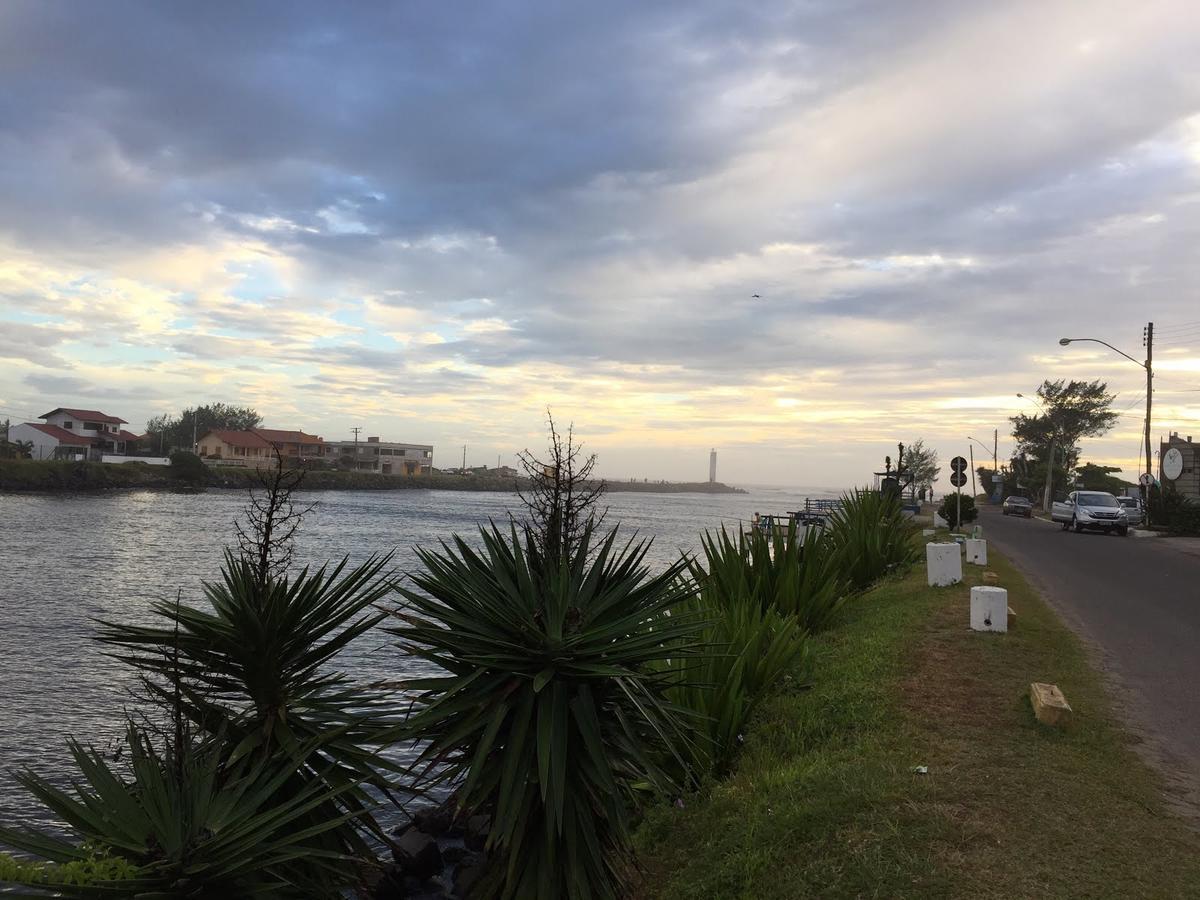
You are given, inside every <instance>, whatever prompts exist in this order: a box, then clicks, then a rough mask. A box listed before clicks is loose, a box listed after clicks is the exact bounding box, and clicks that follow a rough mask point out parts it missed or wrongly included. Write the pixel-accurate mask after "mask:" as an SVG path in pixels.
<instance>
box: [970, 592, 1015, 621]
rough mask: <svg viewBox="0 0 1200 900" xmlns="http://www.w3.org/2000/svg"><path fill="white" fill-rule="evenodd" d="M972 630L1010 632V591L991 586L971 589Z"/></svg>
mask: <svg viewBox="0 0 1200 900" xmlns="http://www.w3.org/2000/svg"><path fill="white" fill-rule="evenodd" d="M971 630H972V631H1008V591H1006V590H1005V589H1004V588H1002V587H995V586H994V585H990V584H981V585H978V586H976V587H973V588H971Z"/></svg>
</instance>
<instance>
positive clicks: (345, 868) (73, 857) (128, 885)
mask: <svg viewBox="0 0 1200 900" xmlns="http://www.w3.org/2000/svg"><path fill="white" fill-rule="evenodd" d="M127 744H128V748H129V751H130V762H129V772H130V774H129V776H128V777H123V776H122V775H121V774H119V773H118V772H116V771H114V770H113V769H112V768H111V767H110V765H109V763H108V762H107V761H106V760H105V759H104V757H103V756H101V755H100V754H99V753H97V752H96V751H94V750H92V749H90V748H85V747H83V746H82V745H80V744H79V743H77V742H74V741H72V742H71V745H70V747H71V754H72V756H73V758H74V761H75V765H76V767H77V768H78V770H79V777H78V778H76V779H75V782H74V785H75V789H74V791H65V790H63V789H61V788H59V787H57V786H55V785H53V784H51V783H50V782H48V781H46V780H45V779H43V778H41V777H40V776H38V775H36V774H35V773H33V772H24V773H21V774H20V775H19V776H18V779H19V781H20V782H21V784H22V785H24V787H25V788H26V789H27V790H29V791H30V792H31V793H32V794H33V795H34V796H35V797H37V799H38V800H40V801H41V802H42V803H43V804H44V805H45V806H46V808H47V809H48V810H49V811H50V812H52V813H53V814H54V816H55V817H56V818H57V819H59V820H61V821H63V822H65V823H66V825H67V827H68V828H70V830H71V831H72V832H73V833H74V835H75V836H76V838H77V839H78V842H76V841H71V840H68V839H66V838H64V837H60V836H58V835H55V834H50V833H46V832H42V831H38V830H35V829H13V828H4V827H0V843H4V844H6V845H8V846H10V847H13V848H14V849H17V850H20V851H23V852H25V853H30V854H33V855H35V856H36V857H38V858H40V859H46V860H49V861H51V862H54V863H71V862H78V861H83V860H87V859H88V858H89V856H90V855H91V854H92V853H93V850H92V848H94V847H97V846H100V847H104V848H106V850H107V852H108V853H109V854H110V855H111V856H112V857H114V858H119V859H121V860H124V861H125V862H127V863H128V864H129V866H130V869H129V870H127V871H126V872H125V873H124V874H123V875H122V876H121V877H120V878H99V879H95V880H91V881H90V882H86V883H82V884H73V885H72V884H53V885H52V886H53V890H54V891H55V896H61V897H73V898H87V900H91V898H103V897H139V898H147V900H149V898H160V897H161V898H168V897H169V898H178V897H201V896H204V897H216V896H228V897H254V896H262V895H267V894H269V895H270V896H272V897H292V898H301V897H305V898H307V897H331V898H332V897H338V896H340V895H341V892H342V891H343V890H344V889H345V887H346V886H347V885H349V884H351V883H352V882H353V879H354V877H355V875H356V865H357V864H356V863H355V861H354V860H353V859H352V858H350V857H348V856H346V855H344V854H341V853H338V852H336V851H323V850H320V849H317V848H315V847H314V846H313V839H315V838H318V837H320V836H321V835H322V834H326V833H329V832H332V831H335V830H336V829H338V828H341V827H343V826H344V825H345V824H346V821H347V820H348V818H350V817H351V816H353V815H354V814H353V813H344V814H343V815H342V816H339V817H334V818H326V819H322V820H320V821H318V822H316V823H315V824H305V823H307V822H309V820H310V819H311V818H312V815H313V813H314V812H315V811H316V810H318V809H319V808H321V807H322V806H324V805H325V804H327V803H328V802H329V792H328V791H327V789H326V788H325V787H324V786H323V785H322V784H321V783H320V782H319V781H313V782H311V783H309V784H307V785H304V786H302V787H300V788H299V789H298V790H296V791H294V792H292V791H287V790H284V787H285V785H286V784H287V783H288V782H289V781H291V780H292V779H293V778H294V769H293V767H292V766H291V765H285V766H282V767H280V766H277V765H274V761H271V760H263V761H259V762H257V763H255V764H252V765H251V764H243V765H240V766H235V767H233V768H228V767H227V766H226V764H225V761H224V752H223V749H222V747H221V745H220V742H219V741H214V740H208V741H205V742H204V743H202V744H200V745H198V746H196V747H190V746H185V747H184V748H183V749H182V750H171V751H168V752H167V753H165V754H163V753H159V752H158V751H156V750H155V748H154V747H153V745H152V744H151V742H150V741H149V739H148V738H147V737H146V736H145V735H144V734H143V733H141V732H139V731H138V729H137V728H136V727H135V726H133V725H130V727H129V730H128V741H127ZM315 750H316V746H315V745H313V744H309V745H306V746H305V747H302V748H301V750H300V752H301V753H302V754H303V755H304V756H306V757H308V756H311V755H312V754H313V752H314V751H315ZM301 858H303V859H304V860H305V862H306V865H305V866H303V867H300V866H297V865H295V863H296V861H297V860H299V859H301ZM34 874H35V876H36V877H30V878H28V879H27V880H26V881H25V882H24V883H26V884H27V885H29V886H42V887H44V886H47V884H48V883H50V882H49V881H48V879H47V878H46V877H45V875H44V873H41V872H35V873H34ZM28 896H44V895H43V894H30V895H28Z"/></svg>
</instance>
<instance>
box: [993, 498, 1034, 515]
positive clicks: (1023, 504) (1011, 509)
mask: <svg viewBox="0 0 1200 900" xmlns="http://www.w3.org/2000/svg"><path fill="white" fill-rule="evenodd" d="M1000 511H1001V512H1002V513H1004V515H1006V516H1024V517H1025V518H1027V519H1028V518H1030V517H1031V516H1033V502H1032V501H1031V500H1029V498H1027V497H1005V498H1004V503H1003V504H1001V506H1000Z"/></svg>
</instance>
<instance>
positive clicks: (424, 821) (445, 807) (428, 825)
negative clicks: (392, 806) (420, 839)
mask: <svg viewBox="0 0 1200 900" xmlns="http://www.w3.org/2000/svg"><path fill="white" fill-rule="evenodd" d="M412 821H413V825H415V826H416V827H417V830H419V831H423V832H425V833H426V834H432V835H433V836H434V837H442V836H444V835H445V834H446V833H447V832H448V831H449V830H450V828H451V826H452V825H453V824H454V810H453V809H452V808H451V807H450V806H449V804H442V805H441V806H426V807H424V808H422V809H418V810H417V811H416V812H415V813H413V817H412Z"/></svg>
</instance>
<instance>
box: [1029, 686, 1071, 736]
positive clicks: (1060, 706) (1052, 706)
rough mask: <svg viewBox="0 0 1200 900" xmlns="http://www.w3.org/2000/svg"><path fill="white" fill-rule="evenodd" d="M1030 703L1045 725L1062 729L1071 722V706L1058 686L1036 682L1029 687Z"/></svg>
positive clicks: (1039, 719)
mask: <svg viewBox="0 0 1200 900" xmlns="http://www.w3.org/2000/svg"><path fill="white" fill-rule="evenodd" d="M1029 701H1030V702H1031V703H1032V704H1033V713H1034V715H1036V716H1037V720H1038V721H1039V722H1041V723H1042V724H1043V725H1053V726H1055V727H1062V726H1064V725H1068V724H1070V722H1071V704H1069V703H1067V698H1066V697H1064V696H1063V692H1062V691H1060V690H1059V689H1058V685H1057V684H1043V683H1042V682H1040V681H1035V682H1033V684H1031V685H1029Z"/></svg>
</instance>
